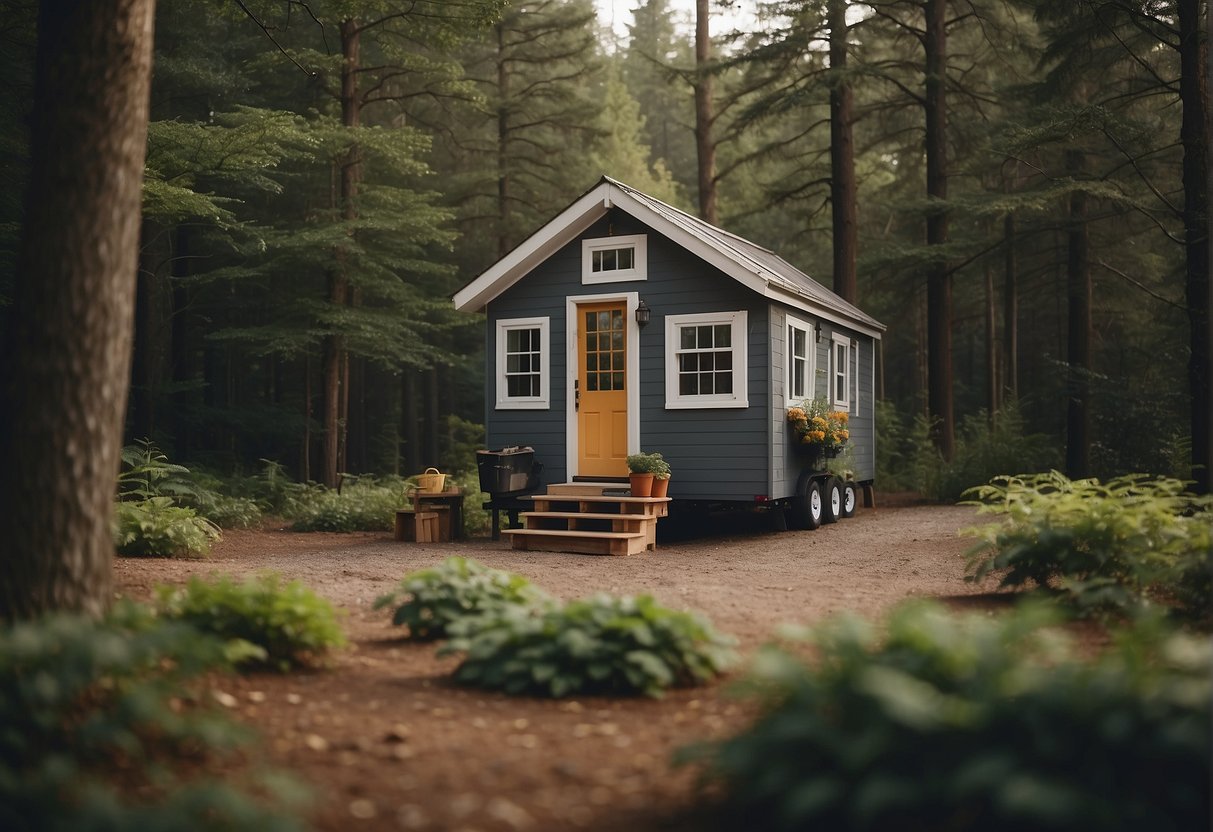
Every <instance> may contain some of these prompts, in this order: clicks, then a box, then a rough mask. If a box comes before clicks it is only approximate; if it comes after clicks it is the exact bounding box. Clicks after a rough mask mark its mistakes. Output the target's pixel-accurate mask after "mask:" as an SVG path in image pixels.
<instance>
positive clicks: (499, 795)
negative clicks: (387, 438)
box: [115, 498, 978, 832]
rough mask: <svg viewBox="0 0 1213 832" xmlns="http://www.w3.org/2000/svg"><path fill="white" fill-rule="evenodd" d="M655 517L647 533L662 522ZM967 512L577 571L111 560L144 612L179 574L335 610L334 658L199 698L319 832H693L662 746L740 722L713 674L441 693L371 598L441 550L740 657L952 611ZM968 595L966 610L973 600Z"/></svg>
mask: <svg viewBox="0 0 1213 832" xmlns="http://www.w3.org/2000/svg"><path fill="white" fill-rule="evenodd" d="M663 522H664V521H663ZM974 522H975V515H974V512H973V510H972V509H969V508H963V507H943V506H922V505H913V504H911V503H909V502H908V501H904V500H903V501H897V500H893V501H890V500H888V499H887V498H886V499H883V500H882V505H881V506H880V507H879V508H876V509H860V510H859V512H858V513H857V514H856V516H855V517H854V518H851V519H847V520H843V521H841V522H840V523H838V524H835V525H831V526H824V527H822V528H821V529H818V530H817V531H814V532H782V533H777V532H767V531H758V530H756V529H755V528H754V524H753V523H750V524H747V523H745V522H744V521H742V522H737V521H736V520H734V521H732V522H728V521H725V522H720V523H713V524H710V525H708V526H704V527H703V528H702V529H701V531H700V533H699V534H698V535H697V536H693V537H690V538H689V539H681V540H678V541H676V542H668V541H667V542H662V543H661V544H660V545H659V548H658V550H657V551H655V552H648V553H645V554H642V555H633V556H631V557H626V558H622V557H618V558H612V557H594V556H587V555H571V554H558V553H547V552H515V551H513V550H511V549H510V548H509V544H508V543H507V542H505V541H500V542H493V541H490V540H487V539H486V540H473V541H469V542H465V543H446V544H414V543H397V542H395V541H393V540H392V539H391V535H389V534H387V533H383V534H369V533H362V534H297V533H292V532H288V531H277V530H263V531H231V532H227V533H226V534H225V535H224V538H223V540H222V541H221V542H220V543H218V544H217V545H216V546H215V548H214V550H213V552H212V555H211V557H209V558H208V559H206V560H200V561H191V560H160V559H147V560H137V559H119V560H118V561H117V563H116V566H115V575H116V581H117V585H118V589H119V591H120V592H122V593H123V594H126V595H128V596H131V597H134V598H139V599H144V598H147V597H149V596H150V594H151V591H152V588H153V587H154V586H155V585H157V584H161V583H168V584H175V583H182V582H184V581H185V580H187V579H188V578H189V577H190V576H192V575H203V576H206V575H211V574H227V575H232V576H242V575H246V574H251V573H257V572H260V571H264V570H274V571H277V572H280V573H282V574H283V575H284V576H286V577H288V578H291V579H299V580H301V581H303V582H305V583H306V584H307V585H309V586H310V587H312V588H313V589H314V590H316V591H317V592H318V593H319V594H321V595H322V596H324V597H326V598H328V599H329V600H330V601H332V602H333V603H334V604H335V605H336V606H338V607H339V608H340V609H341V610H342V611H343V612H344V614H345V619H344V623H345V627H346V632H347V635H348V636H349V639H350V642H351V644H350V647H349V648H348V649H347V650H345V651H343V652H342V653H340V654H339V655H337V656H336V658H335V660H334V662H333V667H332V668H331V669H330V670H328V671H317V672H308V673H292V674H289V675H284V676H277V675H270V674H258V675H252V676H243V677H233V678H224V679H222V680H221V681H219V682H218V683H217V688H216V695H217V697H218V698H219V699H220V701H222V702H224V703H225V704H226V705H227V707H229V708H231V709H232V710H233V712H234V713H236V714H237V715H238V716H239V717H240V718H242V719H243V720H244V721H246V722H248V723H249V724H251V725H253V726H254V727H255V728H256V729H257V730H258V731H259V732H260V734H261V736H262V737H263V746H264V749H265V751H266V753H267V756H268V757H269V759H270V762H271V763H272V764H274V765H276V766H278V767H281V768H284V769H287V770H289V771H292V772H294V773H295V774H296V775H297V776H298V777H300V778H302V779H303V780H304V782H305V783H307V784H308V785H309V787H310V788H311V790H312V793H313V798H314V804H313V811H312V814H311V820H312V822H313V823H314V825H315V826H316V828H318V829H323V830H333V831H334V832H335V831H336V830H356V829H365V830H380V829H384V830H388V829H405V830H410V829H411V830H450V831H451V832H473V830H481V831H482V832H489V830H536V831H540V830H565V829H586V830H604V831H605V830H627V831H628V832H648V830H671V829H685V830H690V829H696V828H699V827H700V826H701V825H702V824H701V823H700V822H697V821H696V820H695V815H694V805H695V798H696V791H695V773H694V771H692V770H689V769H686V768H674V767H672V766H671V764H670V759H671V756H672V754H673V753H674V752H675V750H677V749H679V748H681V747H683V746H686V745H687V744H689V743H692V742H696V741H699V740H704V739H710V738H715V737H723V736H728V735H730V734H733V733H736V732H737V731H738V730H740V729H741V728H743V727H744V726H745V724H746V722H747V720H748V719H750V718H751V717H752V714H751V713H750V712H749V709H748V706H747V705H746V704H745V703H744V702H741V701H738V700H737V699H736V698H735V697H733V696H731V695H730V692H729V687H730V685H729V682H730V681H731V680H733V679H736V678H737V677H738V676H739V675H740V670H739V671H736V672H734V673H733V674H732V675H731V677H729V678H726V679H725V680H722V681H721V682H719V683H716V684H714V685H712V686H709V687H705V688H698V689H692V690H680V691H674V692H672V693H670V694H668V695H667V696H666V697H665V698H664V699H662V700H648V699H641V700H634V699H626V700H625V699H606V698H591V697H585V698H578V699H568V700H563V701H548V700H538V699H529V698H512V697H506V696H504V695H498V694H492V693H484V692H480V691H475V690H467V689H462V688H459V687H456V686H454V685H452V684H451V683H450V682H449V681H448V675H449V673H450V671H451V670H452V669H453V667H454V664H455V661H454V660H453V659H441V660H440V659H437V658H435V656H434V649H435V648H434V646H433V645H414V644H409V643H407V642H405V641H402V640H401V639H400V637H399V633H398V631H396V630H395V629H394V628H393V627H391V625H390V621H389V616H388V614H387V613H386V612H385V611H380V612H376V611H374V610H372V608H371V607H372V604H373V603H374V600H375V598H376V597H378V596H379V595H381V594H383V593H385V592H387V591H389V590H390V589H391V587H392V586H393V585H394V584H395V583H396V582H397V581H398V580H399V579H400V578H401V577H403V576H404V575H405V574H406V573H408V572H411V571H413V570H416V569H420V568H423V567H426V566H430V565H433V564H435V563H437V562H438V561H440V560H442V559H443V558H446V557H448V556H451V555H455V554H459V555H465V556H468V557H473V558H476V559H477V560H479V561H481V562H482V563H485V564H487V565H489V566H494V567H498V568H502V569H509V570H511V571H514V572H519V573H521V574H523V575H525V576H527V577H528V578H530V579H531V580H532V581H533V582H535V583H536V584H538V585H539V586H541V587H543V588H544V589H546V590H548V591H549V592H550V593H552V594H554V595H557V596H559V597H561V598H565V599H571V598H575V597H584V596H586V595H588V594H591V593H593V592H596V591H607V592H611V593H616V594H641V593H648V594H651V595H653V596H655V597H656V598H657V599H658V600H659V601H660V602H661V603H663V604H665V605H666V606H670V607H673V608H677V609H688V610H696V611H698V612H702V613H705V614H706V615H707V616H708V617H709V618H710V619H711V620H712V622H713V623H714V625H715V626H716V628H717V629H718V630H720V631H722V632H726V633H730V634H732V635H734V636H736V637H737V639H738V641H739V649H740V652H741V653H742V656H743V662H742V664H741V668H744V665H745V661H744V657H748V656H749V655H751V654H752V653H753V651H754V649H755V648H757V647H758V646H759V645H761V644H763V643H764V642H766V641H768V640H769V639H770V638H771V636H772V634H773V633H774V632H775V630H776V629H777V628H778V626H779V625H780V624H783V623H785V622H797V623H812V622H816V621H819V620H821V619H822V618H824V617H826V616H829V615H831V614H833V613H837V612H840V611H843V610H851V611H854V612H857V613H861V614H864V615H867V616H872V617H879V616H880V615H881V614H882V613H883V612H885V611H886V610H887V609H888V608H890V607H891V606H893V605H895V604H897V603H898V602H899V601H902V600H904V599H906V598H907V597H910V596H928V597H948V598H950V599H951V600H953V601H954V602H956V603H964V601H965V600H966V599H965V598H963V597H958V596H971V595H975V594H976V593H977V591H978V590H977V589H976V588H975V587H973V586H972V585H970V584H966V583H965V582H964V578H963V576H964V557H963V553H964V551H965V549H966V548H968V546H969V545H970V544H971V541H970V540H969V539H967V538H963V537H960V536H958V534H957V532H958V530H959V529H961V528H964V527H966V526H969V525H972V524H973V523H974ZM974 600H976V599H974Z"/></svg>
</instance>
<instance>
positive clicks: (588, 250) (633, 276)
mask: <svg viewBox="0 0 1213 832" xmlns="http://www.w3.org/2000/svg"><path fill="white" fill-rule="evenodd" d="M628 246H631V247H632V249H633V251H634V256H633V259H632V268H630V269H615V270H614V271H609V272H594V271H592V270H591V268H590V266H591V264H592V263H593V256H594V252H595V251H604V250H606V249H612V248H627V247H628ZM648 249H649V246H648V237H647V236H646V235H644V234H624V235H621V236H619V237H598V238H596V239H591V240H582V241H581V283H582V285H585V286H592V285H594V284H597V283H623V282H626V281H629V280H647V279H648V276H649V253H648Z"/></svg>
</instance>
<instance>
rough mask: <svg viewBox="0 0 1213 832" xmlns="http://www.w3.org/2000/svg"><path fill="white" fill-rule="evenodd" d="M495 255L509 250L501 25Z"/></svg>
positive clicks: (506, 85)
mask: <svg viewBox="0 0 1213 832" xmlns="http://www.w3.org/2000/svg"><path fill="white" fill-rule="evenodd" d="M496 29H497V257H498V259H500V258H502V257H505V256H506V255H507V254H509V252H510V248H511V245H510V243H511V242H512V241H511V235H510V171H509V141H510V113H509V107H508V105H507V103H506V100H507V99H508V97H509V94H510V73H509V69H508V68H507V67H506V64H505V26H503V25H501V24H500V23H499V24H497V27H496Z"/></svg>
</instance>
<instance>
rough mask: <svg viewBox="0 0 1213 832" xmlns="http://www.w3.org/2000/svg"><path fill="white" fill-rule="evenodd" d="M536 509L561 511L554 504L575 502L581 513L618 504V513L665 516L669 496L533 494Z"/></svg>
mask: <svg viewBox="0 0 1213 832" xmlns="http://www.w3.org/2000/svg"><path fill="white" fill-rule="evenodd" d="M529 499H530V500H531V502H533V503H534V505H535V510H536V511H562V510H563V509H559V508H557V507H556V506H557V505H558V504H559V505H572V504H574V503H575V504H577V510H578V511H580V512H582V513H588V512H592V511H593V510H594V508H596V507H600V506H604V505H616V506H619V513H620V514H643V515H649V516H651V517H666V516H668V515H669V513H670V498H669V497H602V496H594V495H591V494H585V495H573V494H535V495H534V496H532V497H530V498H529Z"/></svg>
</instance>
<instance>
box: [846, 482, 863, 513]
mask: <svg viewBox="0 0 1213 832" xmlns="http://www.w3.org/2000/svg"><path fill="white" fill-rule="evenodd" d="M858 506H859V486H857V485H856V484H855V483H853V482H850V481H848V482H844V483H843V484H842V516H843V517H854V516H855V509H856V508H857V507H858Z"/></svg>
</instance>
